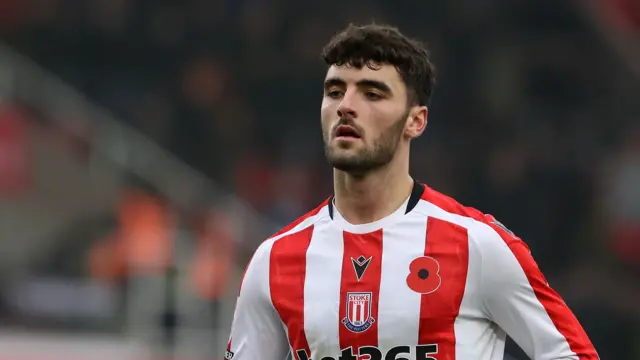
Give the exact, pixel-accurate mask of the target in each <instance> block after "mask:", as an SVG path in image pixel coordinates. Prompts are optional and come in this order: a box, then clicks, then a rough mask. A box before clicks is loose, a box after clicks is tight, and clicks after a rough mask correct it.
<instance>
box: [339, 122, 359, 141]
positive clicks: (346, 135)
mask: <svg viewBox="0 0 640 360" xmlns="http://www.w3.org/2000/svg"><path fill="white" fill-rule="evenodd" d="M335 138H336V139H341V140H350V139H351V140H353V139H360V133H359V132H358V130H356V129H355V128H354V127H352V126H349V125H340V126H338V128H337V129H336V132H335Z"/></svg>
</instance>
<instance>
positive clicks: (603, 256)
mask: <svg viewBox="0 0 640 360" xmlns="http://www.w3.org/2000/svg"><path fill="white" fill-rule="evenodd" d="M602 3H603V4H604V5H606V6H607V8H608V9H609V10H611V11H610V12H608V13H607V14H611V16H610V17H603V18H600V21H602V22H603V23H604V24H605V26H608V24H607V22H608V21H612V22H613V23H615V24H620V23H622V22H624V24H625V31H627V33H628V34H630V35H629V36H633V37H637V38H638V39H640V26H639V25H640V21H639V20H640V17H638V16H637V14H640V11H639V9H638V8H637V5H635V3H634V2H632V1H622V0H620V1H609V2H608V1H602ZM609 7H610V8H609ZM634 7H636V8H635V9H634ZM0 14H1V15H0V34H1V35H2V39H3V40H4V41H6V42H7V43H8V44H10V45H11V46H12V47H13V48H14V49H16V50H17V51H19V52H21V53H23V54H25V55H27V56H28V57H30V58H32V59H34V60H35V61H36V62H37V63H39V64H41V65H42V66H44V67H45V68H46V69H47V70H50V71H52V72H53V73H55V74H56V75H57V76H59V77H60V78H61V79H63V80H64V81H66V82H68V83H69V84H71V85H73V86H74V87H75V88H77V89H79V90H80V91H81V92H83V93H84V94H86V95H87V96H88V97H89V98H90V99H91V101H93V102H95V103H97V104H99V105H101V106H104V107H105V108H107V109H109V110H110V111H112V112H113V113H114V114H115V115H116V117H118V118H119V119H122V121H126V122H128V123H129V124H130V125H131V126H133V127H134V128H136V129H138V130H139V131H141V132H142V133H144V134H146V135H147V136H149V137H150V138H151V139H152V140H153V141H155V142H157V143H158V144H160V145H161V146H162V147H163V148H165V149H167V150H168V151H170V152H171V153H173V154H175V155H177V156H178V157H179V158H180V159H181V160H182V161H184V162H185V163H187V164H188V165H189V166H191V167H193V168H195V169H197V170H198V171H200V172H202V173H203V174H205V175H206V176H207V177H209V178H211V179H213V180H214V181H215V182H216V183H217V184H219V185H220V186H222V188H224V189H225V190H226V191H228V192H229V193H234V194H235V195H237V196H238V197H239V198H241V199H242V200H243V201H245V202H246V203H248V204H249V205H250V206H251V207H252V208H254V209H256V210H257V211H258V212H259V213H260V214H261V215H262V216H264V218H265V219H267V220H266V221H272V222H273V223H275V224H286V223H288V222H290V221H292V220H293V219H295V218H296V217H298V216H300V215H302V214H303V213H304V212H306V211H307V210H308V209H311V208H312V207H314V206H315V205H316V204H317V203H319V202H320V201H321V200H323V199H324V198H325V197H327V196H328V195H329V194H330V193H331V180H332V178H331V176H330V174H331V172H330V171H331V170H330V169H329V167H328V166H327V164H326V162H325V160H324V157H323V153H322V138H321V135H320V126H319V111H318V110H319V105H320V100H321V98H320V97H321V91H322V85H321V84H322V78H323V76H324V71H325V67H324V64H323V63H322V62H321V60H320V59H319V52H320V49H321V47H322V45H323V44H324V42H325V41H327V40H328V38H329V37H330V36H331V35H332V34H333V33H335V32H336V31H338V30H340V29H341V27H343V26H344V25H346V24H347V23H349V22H355V23H368V22H371V21H372V20H375V21H376V22H389V23H392V24H396V25H397V26H399V27H400V29H401V30H402V31H404V32H406V33H408V34H409V35H412V36H415V37H418V38H420V39H423V40H424V41H425V42H426V43H427V44H428V45H429V47H430V49H431V51H432V54H433V57H434V59H435V63H436V66H437V68H438V86H437V88H436V91H435V95H434V97H433V100H432V103H431V104H430V112H429V120H430V121H429V125H428V129H427V131H426V133H425V135H423V138H422V139H420V140H419V141H417V142H416V143H415V144H414V145H413V149H412V150H413V151H412V172H413V175H414V176H415V177H416V178H417V179H418V180H419V181H422V182H425V183H427V184H429V185H430V186H431V187H433V188H435V189H436V190H439V191H441V192H444V193H446V194H448V195H450V196H453V197H455V198H456V199H457V200H459V201H460V202H461V203H463V204H465V205H468V206H472V207H476V208H478V209H480V210H482V211H483V212H486V213H491V214H493V215H495V216H496V217H497V218H498V219H500V221H501V222H502V223H504V224H505V225H506V226H508V227H509V228H510V229H511V230H513V231H514V232H516V233H517V234H518V235H519V236H520V237H522V238H523V239H524V240H525V241H526V242H527V243H528V245H529V246H530V248H531V250H532V252H533V254H534V256H535V258H536V259H537V261H538V263H539V265H540V267H541V268H542V270H543V271H544V272H545V274H546V275H547V277H548V278H549V281H550V282H551V283H552V285H553V286H554V287H555V288H557V289H558V290H559V291H560V293H561V294H562V295H563V296H564V297H565V298H566V300H567V302H569V303H570V306H572V308H574V309H575V310H576V313H577V315H578V316H579V317H580V319H581V320H582V321H583V323H584V325H585V327H586V328H587V330H588V332H589V333H590V335H591V336H592V338H593V341H594V342H595V343H596V347H598V348H599V350H600V352H601V356H602V358H603V359H632V358H633V357H631V356H633V355H630V354H632V351H636V354H640V352H637V351H638V349H637V347H638V344H637V339H638V338H639V337H640V329H639V324H640V311H639V309H640V307H638V304H639V301H640V121H638V120H639V119H640V110H639V109H640V107H638V98H639V95H640V78H639V77H638V74H634V73H632V72H631V70H630V69H628V68H626V67H625V66H623V65H621V63H622V62H621V61H620V59H619V58H618V56H617V55H615V54H614V51H612V50H611V48H610V47H609V46H608V44H607V43H606V41H605V40H603V37H602V36H601V35H600V34H599V33H598V31H597V30H596V29H597V28H599V26H594V25H593V24H592V23H590V20H588V19H587V17H585V16H583V15H582V13H581V11H580V10H579V9H577V6H576V5H572V4H571V3H570V2H552V1H542V2H540V1H530V0H487V1H474V0H455V1H453V0H451V1H395V2H391V1H381V0H377V1H374V0H368V1H355V0H354V1H349V2H340V1H337V0H327V1H321V2H306V3H305V2H299V1H291V0H182V1H175V0H87V1H77V0H29V1H24V0H3V1H2V2H1V3H0ZM38 116H39V117H44V118H46V114H44V115H43V114H39V115H38ZM6 117H7V116H5V118H6ZM2 118H3V117H0V126H2ZM87 121H90V119H87ZM7 128H9V126H7ZM2 133H3V132H2V130H0V142H1V141H2ZM76 149H77V151H79V152H81V151H83V147H77V148H76ZM80 158H81V157H79V159H80ZM79 161H80V160H79ZM1 179H2V177H0V180H1ZM143 180H144V179H134V181H131V182H130V186H127V187H126V188H125V190H123V196H122V199H123V202H121V206H120V207H118V208H116V209H114V210H113V214H112V215H113V216H112V220H111V221H107V222H104V223H100V224H94V223H83V224H80V225H79V226H80V228H81V229H82V231H80V234H90V235H77V237H78V238H79V239H80V240H78V244H77V246H76V248H77V249H83V250H82V251H78V252H77V253H73V254H76V256H77V257H78V258H82V259H89V262H90V266H89V267H88V269H89V270H86V269H85V270H77V272H80V273H82V272H83V271H88V272H87V274H92V275H93V276H96V277H99V278H103V279H105V278H108V279H116V278H119V277H121V276H124V275H123V273H122V271H124V270H123V269H126V264H125V263H126V259H123V256H122V255H120V256H119V255H117V254H118V252H119V251H120V252H122V249H121V248H120V247H118V246H122V245H114V244H121V241H120V242H118V241H116V240H111V241H108V240H106V239H107V238H110V237H113V236H114V234H116V235H118V234H119V236H121V237H123V238H133V239H148V238H149V237H148V236H136V235H135V234H138V233H136V231H138V232H139V233H144V234H146V233H145V232H155V233H157V231H158V229H159V228H162V229H171V228H173V227H174V224H173V223H172V221H174V220H175V219H174V218H173V217H172V216H173V215H172V214H173V210H170V209H172V205H171V203H170V202H167V201H166V199H163V197H162V195H161V193H159V192H158V190H157V189H153V188H151V187H150V186H149V185H148V184H146V183H145V182H144V181H143ZM18 183H19V184H27V183H28V181H27V180H26V179H22V180H20V181H18ZM26 191H28V189H27V190H26ZM203 216H204V217H205V218H206V220H207V221H196V220H201V218H202V217H203ZM190 221H191V222H189V224H190V225H189V226H190V229H192V230H193V232H194V233H195V234H196V235H197V236H196V238H198V239H201V240H199V241H200V242H198V244H200V247H199V249H200V251H199V252H198V257H197V258H198V259H197V261H195V263H194V264H195V265H194V274H195V275H194V282H195V283H198V281H204V280H198V279H203V277H202V276H200V277H199V275H197V274H203V273H208V272H211V271H212V270H211V269H212V268H215V269H217V270H216V271H215V273H216V274H218V276H219V278H220V279H219V281H217V282H216V284H219V286H220V288H218V289H210V288H207V286H199V287H198V289H200V290H199V291H202V292H203V296H205V297H213V298H216V297H218V296H220V295H219V293H224V292H229V291H231V292H233V291H235V289H234V288H233V287H231V288H230V287H229V286H228V283H229V282H228V281H224V279H228V278H230V275H229V272H232V271H235V270H236V268H241V267H242V266H243V265H244V263H245V262H246V255H245V256H242V255H238V254H246V253H250V252H251V251H252V250H253V249H254V248H255V246H256V245H257V244H258V243H259V242H260V240H261V238H255V239H251V240H250V241H243V242H238V241H234V239H233V234H232V232H231V231H226V230H228V228H229V224H230V223H231V222H233V221H240V222H241V221H242V219H228V216H227V215H226V214H225V213H224V211H217V210H216V212H215V214H213V215H212V214H211V213H210V212H205V214H204V215H203V214H202V212H199V213H198V214H197V219H196V218H193V219H191V220H190ZM193 224H198V225H193ZM242 226H245V227H251V226H255V225H252V224H243V225H242ZM89 228H90V229H89ZM96 228H100V230H99V231H97V230H96ZM194 229H197V230H194ZM270 230H275V229H270ZM97 233H100V234H107V235H106V236H95V234H97ZM169 233H170V232H169V230H167V231H165V232H163V234H165V235H164V236H165V237H164V238H163V237H162V236H156V239H155V240H153V241H151V242H150V243H149V242H147V243H145V242H144V241H142V240H141V241H137V242H135V244H133V243H127V244H126V246H129V247H134V248H135V249H137V250H135V252H136V253H137V254H142V255H140V257H139V258H137V259H136V261H138V262H140V263H145V261H146V262H147V264H148V263H149V262H153V263H154V264H155V265H154V266H160V267H162V264H163V263H162V261H169V260H168V259H170V257H171V254H169V253H167V251H168V250H167V249H169V248H170V246H169V245H159V244H162V242H163V241H164V242H165V243H168V242H169V240H168V236H167V234H169ZM132 234H133V235H132ZM267 235H268V232H264V233H262V234H260V237H266V236H267ZM157 239H163V240H157ZM237 244H242V249H236V247H237ZM69 251H70V250H69V249H68V248H65V249H64V251H63V253H64V254H69V253H70V252H69ZM68 257H69V255H67V257H64V256H62V257H58V258H59V259H62V260H61V261H60V264H58V265H56V266H57V267H58V268H60V267H64V266H65V264H66V263H67V262H68V260H67V258H68ZM124 257H126V256H124ZM200 258H201V259H200ZM56 266H53V267H52V268H51V269H52V270H51V271H54V270H53V269H55V268H56ZM151 268H153V266H151ZM80 269H82V267H80ZM198 269H200V272H198ZM205 277H206V276H205ZM634 346H635V348H636V349H635V350H634V349H633V348H634ZM637 356H640V355H637Z"/></svg>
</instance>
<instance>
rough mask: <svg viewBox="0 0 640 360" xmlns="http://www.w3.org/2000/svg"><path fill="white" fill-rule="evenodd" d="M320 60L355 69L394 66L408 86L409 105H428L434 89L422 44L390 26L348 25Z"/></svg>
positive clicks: (431, 69)
mask: <svg viewBox="0 0 640 360" xmlns="http://www.w3.org/2000/svg"><path fill="white" fill-rule="evenodd" d="M322 59H323V60H324V61H325V63H326V64H327V65H329V66H331V65H337V66H341V65H348V66H354V67H356V68H358V69H360V68H362V67H363V66H367V67H369V68H370V69H372V70H375V69H376V68H377V67H379V66H380V65H382V64H389V65H393V66H395V68H396V70H398V72H399V73H400V76H401V77H402V80H403V81H404V84H405V85H406V87H407V90H408V91H407V93H408V99H407V100H408V102H409V104H410V105H427V104H428V103H429V99H430V98H431V94H432V92H433V88H434V86H435V66H434V65H433V63H432V62H431V59H430V54H429V51H428V50H427V48H426V47H425V45H424V44H423V43H422V42H420V41H418V40H414V39H410V38H408V37H407V36H405V35H403V34H402V33H401V32H400V31H399V30H398V29H397V28H396V27H393V26H389V25H378V24H370V25H364V26H357V25H353V24H350V25H349V26H347V28H346V29H344V30H342V31H341V32H339V33H338V34H336V35H335V36H333V38H331V40H330V41H329V43H327V45H325V46H324V48H323V49H322Z"/></svg>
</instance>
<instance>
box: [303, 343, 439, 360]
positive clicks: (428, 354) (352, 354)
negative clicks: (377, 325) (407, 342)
mask: <svg viewBox="0 0 640 360" xmlns="http://www.w3.org/2000/svg"><path fill="white" fill-rule="evenodd" d="M295 355H296V356H295V358H296V360H359V359H367V360H401V359H407V358H411V359H415V360H438V358H437V357H436V356H437V355H438V345H437V344H429V345H417V346H395V347H392V348H391V349H389V351H387V352H386V353H384V354H383V353H382V351H380V349H378V348H377V347H375V346H362V347H360V348H358V350H357V351H354V349H353V347H351V346H350V347H348V348H345V349H342V351H341V352H340V355H338V356H334V357H331V356H322V358H320V359H311V358H310V357H309V356H310V355H309V352H308V351H306V350H296V352H295ZM322 355H324V354H322Z"/></svg>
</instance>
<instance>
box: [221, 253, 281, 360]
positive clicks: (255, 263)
mask: <svg viewBox="0 0 640 360" xmlns="http://www.w3.org/2000/svg"><path fill="white" fill-rule="evenodd" d="M268 245H269V244H268V243H263V244H262V245H261V246H260V247H259V248H258V250H257V251H256V253H255V254H254V256H253V258H252V259H251V262H250V263H249V265H248V266H247V269H246V270H245V274H244V276H243V279H242V283H241V285H240V294H239V295H238V300H237V303H236V309H235V312H234V315H233V323H232V325H231V335H230V336H229V342H228V345H227V350H226V353H225V359H226V360H255V359H262V360H285V359H286V357H287V355H288V354H289V345H288V342H287V337H286V333H285V330H284V326H283V325H282V322H281V320H280V317H279V316H278V314H277V312H276V310H275V308H274V307H273V305H272V303H271V297H270V291H269V249H270V246H268Z"/></svg>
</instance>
